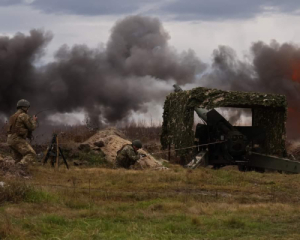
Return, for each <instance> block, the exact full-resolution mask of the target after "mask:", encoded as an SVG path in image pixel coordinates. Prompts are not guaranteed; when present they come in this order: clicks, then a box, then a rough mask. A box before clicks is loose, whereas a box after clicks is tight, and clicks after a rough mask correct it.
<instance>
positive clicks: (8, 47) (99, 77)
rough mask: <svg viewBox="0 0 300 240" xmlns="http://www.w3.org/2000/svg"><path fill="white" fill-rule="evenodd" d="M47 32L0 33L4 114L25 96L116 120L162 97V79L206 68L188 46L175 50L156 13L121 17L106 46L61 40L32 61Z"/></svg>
mask: <svg viewBox="0 0 300 240" xmlns="http://www.w3.org/2000/svg"><path fill="white" fill-rule="evenodd" d="M51 38H52V35H51V33H48V32H44V31H41V30H32V31H31V32H30V35H29V36H25V35H24V34H21V33H18V34H17V35H16V36H14V37H13V38H8V37H1V38H0V70H1V72H2V77H1V86H0V100H1V101H0V113H4V114H6V115H9V114H10V113H11V112H12V111H14V109H15V104H16V102H17V100H18V99H20V98H26V99H28V100H29V101H31V102H32V106H33V108H34V111H35V110H37V109H45V108H55V109H56V111H57V112H60V113H64V112H73V111H82V110H84V111H86V112H87V113H88V116H89V118H90V120H91V121H92V122H93V123H99V122H102V123H103V122H107V123H115V122H117V121H119V120H123V119H126V118H128V116H129V115H130V114H131V113H132V111H144V109H143V105H144V104H145V103H147V102H149V101H152V100H153V99H156V100H157V101H161V100H162V99H163V98H164V97H165V95H166V94H167V91H166V89H165V88H160V86H161V85H160V83H161V82H165V83H166V82H168V81H176V82H177V83H179V84H184V83H191V82H194V80H195V76H196V75H197V74H199V73H200V72H202V71H203V70H204V69H205V68H206V65H205V64H203V63H202V62H201V61H200V60H199V59H198V58H197V57H196V55H195V53H194V52H193V51H191V50H189V51H187V52H183V53H177V52H176V50H175V49H174V48H172V47H170V46H169V45H168V40H169V38H170V37H169V35H168V33H167V32H166V31H165V30H164V28H163V26H162V24H161V22H160V21H159V20H158V19H157V18H150V17H142V16H129V17H126V18H124V19H122V20H121V21H118V22H117V23H116V24H115V26H114V27H113V29H112V33H111V36H110V39H109V41H108V43H107V46H106V48H104V49H92V48H89V47H87V46H85V45H75V46H72V47H69V46H67V45H64V46H62V47H61V48H60V49H59V50H58V51H57V52H56V54H55V60H54V61H53V62H51V63H49V64H47V65H46V66H42V67H35V65H34V63H35V61H37V60H38V59H39V58H40V57H41V56H42V54H43V52H44V49H45V47H46V45H47V43H48V42H49V41H50V40H51ZM171 86H172V84H170V90H171V89H172V87H171Z"/></svg>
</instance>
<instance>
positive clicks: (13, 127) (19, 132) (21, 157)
mask: <svg viewBox="0 0 300 240" xmlns="http://www.w3.org/2000/svg"><path fill="white" fill-rule="evenodd" d="M29 107H30V103H29V102H28V101H27V100H25V99H21V100H20V101H18V103H17V109H18V110H17V112H16V113H15V114H14V115H12V116H11V117H10V118H9V122H8V131H7V133H8V136H7V143H8V145H9V147H10V148H11V150H12V152H13V157H14V159H15V161H16V163H19V164H22V165H26V164H28V163H29V162H32V161H34V160H35V158H36V153H35V151H34V150H33V148H32V147H31V145H30V144H29V143H28V142H27V141H26V138H31V137H32V131H33V130H34V129H35V128H36V126H37V123H36V120H37V117H36V116H33V117H32V118H30V116H29V115H28V114H27V113H28V109H29Z"/></svg>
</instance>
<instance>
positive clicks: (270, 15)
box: [0, 0, 300, 115]
mask: <svg viewBox="0 0 300 240" xmlns="http://www.w3.org/2000/svg"><path fill="white" fill-rule="evenodd" d="M136 14H139V15H147V16H154V17H158V18H159V19H160V20H161V21H162V23H163V26H164V28H165V29H166V31H167V32H168V33H169V35H170V37H171V39H170V41H169V43H170V45H172V46H174V48H175V49H177V50H178V52H181V51H184V50H188V49H193V50H194V51H195V52H196V54H197V56H198V57H199V58H200V59H201V60H202V61H203V62H207V63H209V62H210V61H211V56H212V52H213V50H214V49H216V48H217V47H218V46H219V45H227V46H230V47H232V48H233V49H235V50H236V52H237V54H238V56H239V57H240V58H243V57H244V56H245V55H247V54H248V53H249V48H250V46H251V43H252V42H256V41H264V42H266V43H269V42H270V41H271V40H272V39H275V40H277V41H278V42H279V43H283V42H293V43H296V44H299V43H300V27H299V22H300V2H299V0H286V1H282V0H269V1H260V0H252V1H249V0H210V1H207V0H181V1H180V0H160V1H156V0H122V1H121V0H119V1H118V0H110V1H106V0H105V1H104V0H85V1H82V0H0V35H6V36H13V35H14V34H15V33H17V32H23V33H26V34H27V33H28V32H29V30H30V29H33V28H43V29H44V30H49V31H51V32H52V33H53V34H54V38H53V40H52V41H51V43H50V44H49V45H48V48H47V54H46V56H45V57H44V58H43V61H44V62H48V61H50V60H52V56H53V54H54V52H55V51H56V50H57V49H58V48H59V47H60V46H61V45H63V44H68V45H70V46H72V45H74V44H86V45H88V46H89V47H97V46H103V47H105V44H106V43H107V40H108V37H109V36H110V30H111V28H112V27H113V25H114V24H115V22H116V21H117V20H119V19H122V18H124V17H125V16H128V15H136ZM153 111H157V109H154V110H153ZM153 114H154V115H156V113H153Z"/></svg>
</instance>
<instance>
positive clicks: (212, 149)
mask: <svg viewBox="0 0 300 240" xmlns="http://www.w3.org/2000/svg"><path fill="white" fill-rule="evenodd" d="M174 88H175V92H181V91H183V90H182V89H181V88H180V87H179V86H177V85H174ZM194 111H195V112H196V114H197V115H198V116H199V118H200V119H202V120H203V123H199V124H197V126H196V130H195V138H194V146H195V148H194V150H193V156H194V157H193V159H192V160H191V161H190V162H189V163H188V164H186V165H185V167H188V168H196V167H198V166H208V165H212V166H213V167H214V168H215V169H218V168H221V167H223V166H227V165H237V166H238V168H239V170H240V171H250V170H255V171H258V172H264V171H265V169H270V170H278V171H284V172H291V173H299V172H300V162H297V161H292V160H290V159H287V158H285V157H284V156H283V155H285V154H286V153H283V154H282V156H279V157H278V156H273V155H270V154H265V153H263V151H262V149H261V148H260V146H261V145H263V143H264V141H265V140H266V137H267V133H266V130H265V128H264V127H263V126H232V125H231V124H230V123H229V122H228V121H227V120H226V119H225V118H224V117H223V116H222V115H221V114H220V113H218V112H217V111H216V110H215V109H205V108H197V107H195V108H194ZM284 126H285V125H284Z"/></svg>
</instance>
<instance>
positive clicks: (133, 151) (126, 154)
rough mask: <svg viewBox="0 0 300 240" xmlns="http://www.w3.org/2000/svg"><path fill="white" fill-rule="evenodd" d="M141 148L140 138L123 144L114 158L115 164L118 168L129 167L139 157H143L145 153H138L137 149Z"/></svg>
mask: <svg viewBox="0 0 300 240" xmlns="http://www.w3.org/2000/svg"><path fill="white" fill-rule="evenodd" d="M141 148H142V143H141V141H140V140H134V141H133V142H132V144H126V145H124V146H123V147H122V148H121V149H120V150H119V151H118V152H117V158H116V165H117V167H119V168H126V169H129V168H130V166H132V165H134V164H135V163H136V162H137V160H139V159H140V158H141V157H145V156H146V155H145V154H141V153H138V150H139V149H141Z"/></svg>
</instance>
